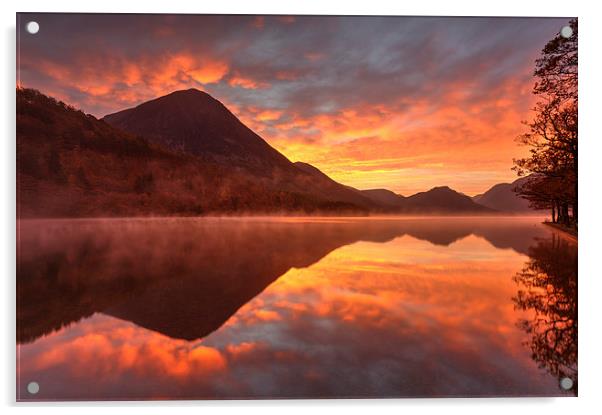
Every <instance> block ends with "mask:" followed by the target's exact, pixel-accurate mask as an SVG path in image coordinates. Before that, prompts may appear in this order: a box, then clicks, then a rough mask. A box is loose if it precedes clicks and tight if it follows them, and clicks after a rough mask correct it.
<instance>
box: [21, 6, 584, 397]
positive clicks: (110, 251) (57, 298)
mask: <svg viewBox="0 0 602 415" xmlns="http://www.w3.org/2000/svg"><path fill="white" fill-rule="evenodd" d="M577 37H578V23H577V19H576V18H570V17H558V18H536V17H530V18H526V17H525V18H519V17H507V18H498V17H473V18H467V17H466V18H465V17H462V18H460V17H401V16H397V17H396V16H279V15H269V16H267V15H266V16H254V15H159V14H157V15H146V14H139V15H138V14H68V13H64V14H63V13H56V14H43V13H20V14H18V15H17V81H16V126H17V129H16V131H17V137H16V148H17V275H16V279H17V281H16V286H17V310H16V319H17V320H16V322H17V339H16V342H17V356H16V358H17V374H16V382H17V389H16V390H17V400H18V401H63V400H151V399H153V400H154V399H166V400H169V399H191V400H197V399H271V398H418V397H421V398H422V397H425V398H447V397H486V396H488V397H489V396H496V397H522V396H576V395H577V391H578V387H577V385H578V379H577V223H578V204H577V101H578V98H577V56H578V54H577Z"/></svg>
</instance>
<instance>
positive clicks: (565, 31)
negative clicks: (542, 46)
mask: <svg viewBox="0 0 602 415" xmlns="http://www.w3.org/2000/svg"><path fill="white" fill-rule="evenodd" d="M560 36H562V37H563V38H565V39H568V38H570V37H571V36H573V29H571V26H563V27H562V29H560Z"/></svg>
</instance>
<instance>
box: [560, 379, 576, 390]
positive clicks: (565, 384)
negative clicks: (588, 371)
mask: <svg viewBox="0 0 602 415" xmlns="http://www.w3.org/2000/svg"><path fill="white" fill-rule="evenodd" d="M560 387H561V388H562V389H564V390H565V391H568V390H571V388H572V387H573V379H571V378H562V379H560Z"/></svg>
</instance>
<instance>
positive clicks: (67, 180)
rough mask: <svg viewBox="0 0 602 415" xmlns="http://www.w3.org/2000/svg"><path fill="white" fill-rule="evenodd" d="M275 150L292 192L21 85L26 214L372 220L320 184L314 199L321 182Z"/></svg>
mask: <svg viewBox="0 0 602 415" xmlns="http://www.w3.org/2000/svg"><path fill="white" fill-rule="evenodd" d="M237 128H238V127H237ZM254 146H261V142H260V143H259V144H254ZM270 149H271V147H269V146H268V148H267V150H265V154H266V156H265V158H263V159H262V161H264V162H266V163H267V160H268V159H269V158H271V159H272V160H273V161H274V164H275V165H281V166H285V167H283V168H281V169H280V170H284V169H287V171H288V172H287V174H288V176H289V177H290V176H294V178H295V180H290V182H292V183H293V185H291V186H289V187H288V188H286V187H285V186H282V187H276V186H274V185H273V184H274V180H273V179H271V180H270V179H262V178H261V177H259V176H258V175H257V174H251V173H249V172H248V171H243V170H242V169H236V168H233V167H231V166H228V165H224V164H221V163H217V162H215V161H209V160H207V159H205V158H202V157H198V156H196V155H194V154H190V153H186V152H182V151H174V150H173V149H169V148H165V147H163V146H161V145H159V144H157V143H155V142H149V141H148V140H146V139H145V138H143V137H140V136H137V135H133V134H130V133H127V132H124V131H122V130H119V129H116V128H114V127H112V126H111V125H109V124H108V123H105V122H103V121H100V120H97V119H96V118H95V117H93V116H91V115H86V114H84V113H83V112H81V111H78V110H76V109H74V108H73V107H70V106H69V105H67V104H64V103H62V102H59V101H57V100H55V99H54V98H51V97H48V96H45V95H44V94H42V93H40V92H38V91H35V90H32V89H23V88H18V89H17V216H18V217H20V218H23V217H89V216H141V215H142V216H146V215H163V216H165V215H180V216H181V215H193V216H196V215H210V214H224V213H225V214H237V215H238V214H250V213H255V214H257V213H266V214H267V213H276V212H288V213H297V214H342V213H348V214H365V213H366V210H365V208H361V207H359V206H358V205H357V204H353V203H348V202H345V201H341V200H337V199H336V198H332V197H330V198H328V197H321V196H320V191H321V190H322V189H321V188H320V187H319V185H318V186H314V188H313V189H314V190H313V193H312V187H311V185H312V183H313V182H316V181H317V180H315V179H314V178H313V176H311V175H309V174H307V173H304V172H302V171H301V170H299V169H297V168H296V167H295V166H294V165H293V164H292V163H290V162H289V161H288V160H286V159H285V158H284V157H283V156H279V153H278V152H276V151H275V150H273V149H272V150H273V151H272V150H270ZM256 154H257V153H256ZM266 168H267V167H266ZM276 169H278V167H276ZM304 181H305V182H304ZM285 182H287V181H286V180H285ZM318 182H320V181H318ZM329 185H330V184H329ZM303 186H305V189H303ZM339 186H341V188H344V189H346V188H345V187H344V186H342V185H339ZM307 189H309V191H308V190H307ZM349 193H350V198H353V197H356V195H355V193H353V192H351V191H349ZM368 202H369V201H368Z"/></svg>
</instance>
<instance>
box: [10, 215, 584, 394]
mask: <svg viewBox="0 0 602 415" xmlns="http://www.w3.org/2000/svg"><path fill="white" fill-rule="evenodd" d="M541 220H542V219H541V218H533V217H531V218H519V217H512V218H510V217H508V218H501V217H495V218H486V217H481V218H474V217H473V218H441V217H423V218H411V217H406V218H394V217H390V218H384V217H383V218H285V217H282V218H221V219H220V218H169V219H162V218H156V219H78V220H21V221H19V222H18V252H17V345H18V346H17V372H18V373H17V399H18V400H86V399H90V400H123V399H128V400H129V399H231V398H345V397H460V396H565V395H574V394H576V392H577V322H576V313H577V311H576V310H577V244H576V242H574V241H572V240H571V239H570V238H568V237H566V236H564V235H562V234H559V233H557V231H555V230H553V229H551V228H549V227H546V226H545V225H542V224H540V222H541ZM564 377H569V378H571V379H572V380H573V381H574V385H573V387H572V388H571V389H570V390H569V391H563V390H562V389H561V388H560V386H559V380H560V379H561V378H564ZM33 381H35V382H37V383H38V384H39V386H40V389H39V392H38V393H37V394H35V395H33V394H30V393H28V391H27V385H28V384H29V383H30V382H33Z"/></svg>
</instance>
